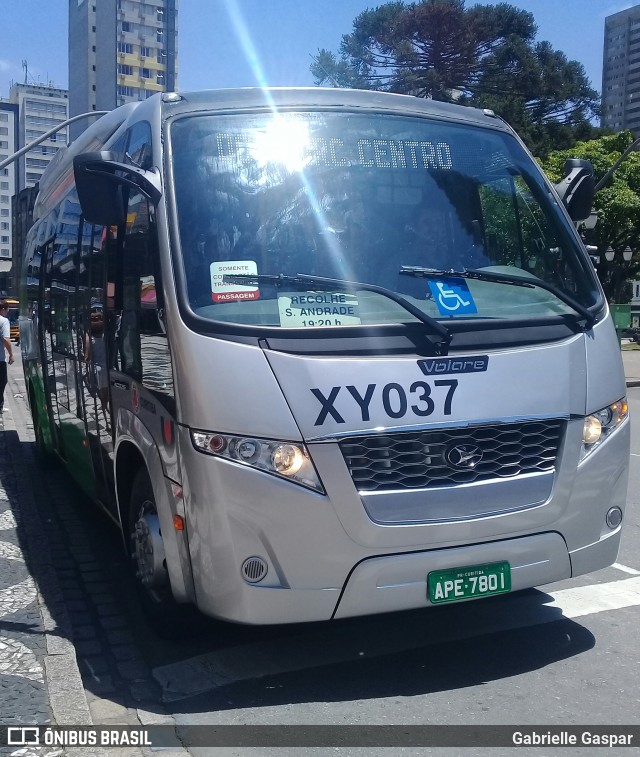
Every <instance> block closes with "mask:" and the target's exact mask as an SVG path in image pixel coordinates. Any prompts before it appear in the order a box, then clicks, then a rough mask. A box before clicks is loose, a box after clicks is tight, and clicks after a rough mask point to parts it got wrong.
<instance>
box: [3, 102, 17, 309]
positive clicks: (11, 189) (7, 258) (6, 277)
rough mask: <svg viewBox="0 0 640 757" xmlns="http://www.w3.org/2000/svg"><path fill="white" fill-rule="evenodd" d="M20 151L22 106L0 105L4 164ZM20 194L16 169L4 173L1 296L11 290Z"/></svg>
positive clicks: (5, 103) (14, 167) (4, 170)
mask: <svg viewBox="0 0 640 757" xmlns="http://www.w3.org/2000/svg"><path fill="white" fill-rule="evenodd" d="M17 149H18V106H17V105H14V104H13V103H9V102H6V101H4V100H3V101H0V161H2V160H4V159H5V158H8V157H9V155H11V154H12V153H14V152H15V151H16V150H17ZM15 193H16V166H15V164H14V163H9V165H8V166H5V167H4V168H2V169H0V295H2V296H4V295H5V294H9V292H10V290H11V251H12V245H11V237H12V234H13V224H12V217H11V197H12V196H13V195H14V194H15Z"/></svg>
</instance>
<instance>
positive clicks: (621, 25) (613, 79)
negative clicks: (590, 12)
mask: <svg viewBox="0 0 640 757" xmlns="http://www.w3.org/2000/svg"><path fill="white" fill-rule="evenodd" d="M600 125H601V126H603V127H606V128H609V129H612V130H613V131H624V130H626V129H629V130H631V131H632V132H634V134H635V136H636V137H639V136H640V5H636V6H634V7H633V8H629V9H627V10H623V11H620V12H619V13H614V14H613V15H611V16H607V17H606V18H605V26H604V51H603V61H602V116H601V121H600Z"/></svg>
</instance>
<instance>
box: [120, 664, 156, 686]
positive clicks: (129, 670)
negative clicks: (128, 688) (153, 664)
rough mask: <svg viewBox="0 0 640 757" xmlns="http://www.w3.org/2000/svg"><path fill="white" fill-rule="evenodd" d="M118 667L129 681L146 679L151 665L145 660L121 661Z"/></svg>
mask: <svg viewBox="0 0 640 757" xmlns="http://www.w3.org/2000/svg"><path fill="white" fill-rule="evenodd" d="M116 667H117V669H118V673H120V675H121V676H122V677H123V678H124V679H125V680H127V681H134V680H136V679H140V680H145V679H148V678H149V675H150V671H149V666H148V665H147V664H146V663H144V662H138V661H132V662H119V663H118V664H117V666H116Z"/></svg>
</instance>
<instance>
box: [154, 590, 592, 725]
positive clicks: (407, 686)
mask: <svg viewBox="0 0 640 757" xmlns="http://www.w3.org/2000/svg"><path fill="white" fill-rule="evenodd" d="M549 599H550V597H549V596H548V595H546V594H544V593H542V592H539V591H535V590H531V591H528V592H522V593H521V595H512V596H510V597H501V598H495V599H487V600H483V601H482V602H473V603H466V604H464V605H457V606H455V607H453V606H452V607H449V608H438V609H435V610H433V609H431V610H418V611H410V612H404V613H397V614H394V615H388V616H374V617H369V618H358V619H353V620H347V621H337V622H333V623H322V624H315V625H306V626H304V627H300V626H298V627H295V628H292V627H291V626H289V627H284V626H281V627H280V628H279V629H275V628H271V629H269V640H268V641H263V640H262V641H261V640H258V638H256V640H255V641H254V643H253V644H240V645H239V646H237V647H233V646H231V647H226V648H224V649H222V650H217V651H215V652H212V653H209V654H206V653H205V654H203V655H202V656H201V657H200V658H199V663H200V664H201V665H202V669H203V670H204V671H209V672H210V688H209V689H208V690H206V691H204V690H203V691H200V692H195V691H194V692H193V693H191V694H190V693H189V691H190V689H189V687H191V690H193V689H194V688H197V687H198V686H199V685H201V686H202V687H204V686H206V685H207V681H206V674H205V676H204V677H203V678H202V679H201V678H200V677H199V665H198V664H197V663H198V658H197V657H196V658H193V659H191V660H190V661H189V663H188V666H186V667H185V676H186V677H185V679H184V680H183V681H181V679H180V676H181V668H180V663H178V665H174V666H172V665H169V666H166V667H165V666H160V667H158V668H155V670H154V675H155V677H156V679H157V680H158V681H159V682H160V683H161V686H162V688H163V698H164V701H165V702H166V704H167V707H168V708H169V709H170V711H171V712H172V713H174V714H180V713H202V712H216V711H218V712H220V711H224V710H238V709H251V708H261V707H271V706H278V705H290V704H300V703H311V702H326V703H330V702H333V703H337V702H348V701H353V700H360V699H378V698H381V699H383V698H387V697H396V696H403V697H405V696H406V697H410V696H415V695H427V694H434V693H437V692H446V691H453V690H458V689H464V688H468V687H472V686H478V685H482V684H485V683H487V682H490V681H496V680H501V679H508V678H512V677H514V676H519V675H522V674H524V673H529V672H532V671H535V670H539V669H541V668H545V667H547V666H549V665H552V664H554V663H556V662H559V661H561V660H564V659H567V658H571V657H575V656H576V655H580V654H582V653H584V652H586V651H588V650H590V649H591V648H592V647H593V646H594V645H595V637H594V636H593V635H592V634H591V632H590V631H588V630H587V629H586V628H585V627H584V626H582V625H580V624H579V623H576V622H575V621H573V620H571V619H568V618H565V617H564V616H562V614H561V612H560V611H559V610H558V609H557V608H553V607H548V606H546V604H545V603H546V602H548V601H549ZM492 616H493V620H492V619H491V617H492ZM262 639H264V636H263V637H262ZM265 658H266V659H267V660H268V662H267V664H266V665H265V664H264V662H263V661H264V659H265ZM252 659H255V660H256V669H257V673H258V675H256V676H253V675H251V670H250V666H251V662H252ZM194 663H196V664H194ZM218 666H219V667H218ZM278 666H280V667H281V668H282V671H281V672H278V670H277V668H278ZM265 669H266V670H269V671H270V672H269V673H268V674H267V675H261V673H262V672H264V670H265ZM234 676H235V678H236V680H234ZM181 689H182V691H181Z"/></svg>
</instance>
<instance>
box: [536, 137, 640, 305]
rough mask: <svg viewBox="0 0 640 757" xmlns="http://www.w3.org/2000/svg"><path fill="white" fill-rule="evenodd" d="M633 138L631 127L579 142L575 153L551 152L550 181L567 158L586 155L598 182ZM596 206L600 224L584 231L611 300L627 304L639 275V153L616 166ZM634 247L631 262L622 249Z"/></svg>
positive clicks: (557, 176) (547, 164)
mask: <svg viewBox="0 0 640 757" xmlns="http://www.w3.org/2000/svg"><path fill="white" fill-rule="evenodd" d="M632 142H633V135H632V134H631V132H629V131H625V132H620V133H618V134H613V135H608V136H604V137H601V138H599V139H596V140H591V141H588V142H579V143H578V144H577V145H576V146H575V147H574V148H573V149H571V150H570V151H567V150H560V151H556V152H552V153H550V154H549V156H548V157H547V158H546V160H544V161H541V165H542V168H543V169H544V171H545V173H546V174H547V175H548V177H549V179H550V180H551V181H552V182H554V183H556V182H558V181H560V180H561V179H562V176H563V167H564V162H565V160H566V159H567V158H586V159H587V160H590V161H591V163H592V164H593V167H594V172H595V175H596V181H598V180H599V179H600V178H602V177H603V176H604V175H605V174H606V172H607V171H608V170H609V168H611V166H612V165H613V164H614V163H615V162H616V160H618V158H619V157H620V156H621V154H622V153H623V152H624V150H626V149H627V147H629V145H630V144H631V143H632ZM594 208H595V210H596V212H597V214H598V222H597V223H596V225H595V228H593V229H592V230H586V229H584V227H583V228H582V229H581V231H582V232H583V235H584V237H585V240H586V242H587V243H588V244H593V245H596V246H597V248H598V256H599V258H600V262H599V263H598V264H597V271H598V276H599V278H600V281H601V282H602V286H603V288H604V291H605V294H606V295H607V299H608V300H609V301H610V302H616V303H626V302H629V300H630V299H631V281H632V280H633V279H636V278H640V155H639V154H638V153H637V152H632V153H630V154H629V155H628V156H627V158H626V159H625V161H624V162H623V163H621V165H620V166H619V167H618V168H617V169H616V171H615V173H614V174H613V177H612V178H611V179H610V180H609V182H608V186H606V187H604V188H603V189H601V190H600V191H599V192H598V193H597V194H596V197H595V201H594ZM609 246H611V247H612V248H613V250H614V251H615V257H614V259H613V261H611V262H609V261H607V259H606V257H605V254H604V253H605V250H606V249H607V247H609ZM627 246H629V247H631V249H632V251H633V256H632V258H631V260H630V261H629V262H626V261H625V260H624V259H623V256H622V251H623V250H624V248H625V247H627Z"/></svg>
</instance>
